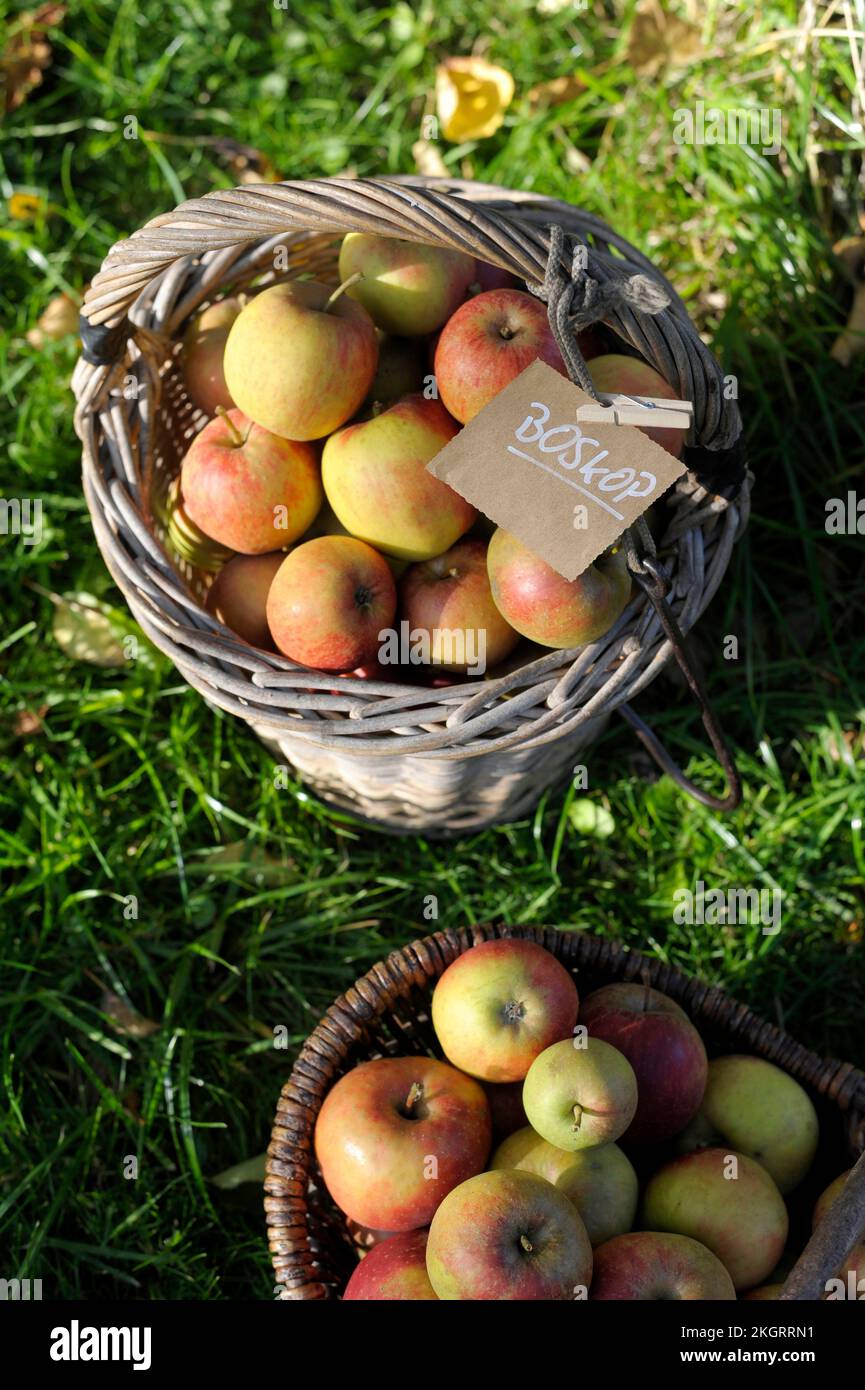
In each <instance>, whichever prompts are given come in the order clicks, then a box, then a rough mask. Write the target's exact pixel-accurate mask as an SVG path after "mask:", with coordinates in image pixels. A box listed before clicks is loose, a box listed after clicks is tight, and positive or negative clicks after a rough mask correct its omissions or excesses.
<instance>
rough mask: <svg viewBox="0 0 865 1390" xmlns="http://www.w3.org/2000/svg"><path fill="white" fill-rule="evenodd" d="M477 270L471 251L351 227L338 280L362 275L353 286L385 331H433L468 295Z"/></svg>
mask: <svg viewBox="0 0 865 1390" xmlns="http://www.w3.org/2000/svg"><path fill="white" fill-rule="evenodd" d="M474 273H475V262H474V258H473V257H472V256H466V255H464V254H463V252H461V251H450V250H448V249H447V248H445V247H439V246H424V245H423V244H422V243H420V242H415V241H405V240H403V239H402V238H400V237H386V236H376V235H372V234H369V233H366V232H349V233H348V235H347V236H346V237H345V238H344V239H343V243H342V246H341V248H340V252H339V274H340V279H342V280H347V279H348V278H349V277H350V276H354V275H359V277H360V278H359V279H358V280H357V282H356V283H355V284H353V285H352V287H351V288H350V290H349V294H350V295H351V296H352V298H353V299H355V300H357V301H358V302H359V303H360V304H363V305H364V307H365V308H366V309H367V310H368V311H369V313H370V314H371V315H372V317H373V319H374V320H375V322H376V324H377V325H378V327H379V328H382V329H384V331H385V332H386V333H398V334H403V335H404V336H405V337H421V336H422V335H423V334H425V333H434V332H435V330H436V329H437V328H440V327H441V325H442V324H443V323H444V321H445V319H447V318H449V317H450V315H451V314H452V313H453V311H454V309H456V307H457V305H458V304H460V303H461V302H462V300H463V299H464V298H465V294H466V291H467V289H468V287H469V285H470V284H471V281H472V278H473V276H474Z"/></svg>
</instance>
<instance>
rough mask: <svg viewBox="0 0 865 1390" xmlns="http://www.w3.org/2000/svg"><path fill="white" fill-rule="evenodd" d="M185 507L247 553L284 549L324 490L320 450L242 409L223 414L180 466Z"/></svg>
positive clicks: (205, 527)
mask: <svg viewBox="0 0 865 1390" xmlns="http://www.w3.org/2000/svg"><path fill="white" fill-rule="evenodd" d="M180 491H181V497H182V502H183V509H184V511H185V513H186V515H187V516H188V517H189V518H190V520H191V521H193V522H195V525H196V526H198V527H199V528H200V529H201V530H202V531H203V532H204V534H205V535H206V536H209V537H210V538H211V540H214V541H218V542H219V544H220V545H225V546H228V548H229V549H230V550H238V551H240V553H241V554H243V555H261V554H264V553H265V552H266V551H269V550H282V549H283V548H284V547H285V546H286V545H288V544H290V542H291V541H293V540H296V539H297V537H298V536H302V535H303V533H304V531H305V530H306V529H307V527H308V526H310V525H311V524H312V521H313V520H314V518H315V515H316V513H317V512H318V509H319V507H320V506H321V504H322V500H323V497H324V494H323V492H322V487H321V473H320V471H319V466H318V460H317V459H316V456H315V450H314V449H313V448H312V447H311V445H309V444H304V443H298V442H296V441H293V440H290V439H281V438H279V436H278V435H275V434H271V433H270V432H269V431H268V430H266V429H263V428H262V426H261V425H256V424H253V423H252V421H251V420H250V419H249V418H248V417H247V416H246V415H244V414H243V413H242V411H240V410H230V411H222V410H220V413H219V414H218V415H217V417H216V419H215V420H211V421H210V423H209V424H207V425H205V427H204V429H203V430H202V431H201V433H200V434H198V435H196V437H195V439H193V441H192V443H191V445H190V446H189V449H188V450H187V452H186V454H185V456H184V458H183V462H182V463H181V465H180Z"/></svg>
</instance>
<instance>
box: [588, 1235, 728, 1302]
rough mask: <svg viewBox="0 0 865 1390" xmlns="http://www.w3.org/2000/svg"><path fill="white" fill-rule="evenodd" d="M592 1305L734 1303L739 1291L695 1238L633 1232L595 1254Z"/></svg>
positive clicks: (602, 1247)
mask: <svg viewBox="0 0 865 1390" xmlns="http://www.w3.org/2000/svg"><path fill="white" fill-rule="evenodd" d="M590 1296H591V1298H593V1299H600V1300H602V1301H603V1300H606V1299H630V1300H632V1301H643V1302H645V1301H647V1300H654V1301H655V1302H658V1301H663V1302H666V1301H669V1300H677V1299H681V1300H684V1301H688V1300H694V1299H706V1300H715V1301H724V1302H734V1301H735V1298H736V1290H735V1289H734V1288H733V1281H732V1279H731V1278H730V1276H729V1274H728V1273H727V1271H726V1269H725V1268H724V1266H723V1265H722V1263H721V1261H720V1260H719V1259H718V1257H717V1255H713V1254H712V1252H711V1250H707V1248H706V1246H705V1245H701V1243H700V1242H699V1241H698V1240H692V1239H691V1237H690V1236H679V1235H671V1234H669V1233H668V1232H663V1231H632V1232H631V1233H630V1234H629V1235H621V1236H615V1237H614V1238H613V1239H612V1240H608V1241H607V1242H606V1244H605V1245H601V1246H599V1247H598V1248H597V1249H596V1250H595V1265H594V1270H593V1273H592V1291H591V1295H590Z"/></svg>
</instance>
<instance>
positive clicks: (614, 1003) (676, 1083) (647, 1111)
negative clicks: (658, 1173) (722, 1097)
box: [580, 983, 708, 1144]
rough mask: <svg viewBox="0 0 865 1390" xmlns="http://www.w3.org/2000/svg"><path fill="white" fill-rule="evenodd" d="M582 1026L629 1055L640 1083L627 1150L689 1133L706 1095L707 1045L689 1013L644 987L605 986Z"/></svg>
mask: <svg viewBox="0 0 865 1390" xmlns="http://www.w3.org/2000/svg"><path fill="white" fill-rule="evenodd" d="M580 1022H581V1023H584V1024H585V1025H586V1027H587V1028H588V1030H589V1033H590V1034H591V1036H592V1037H593V1038H603V1040H604V1042H608V1043H612V1045H613V1047H617V1048H618V1049H619V1051H620V1052H622V1053H624V1055H625V1056H626V1057H627V1059H628V1061H629V1062H630V1064H631V1066H632V1067H633V1068H634V1074H635V1076H636V1078H637V1094H638V1100H637V1113H636V1115H635V1116H634V1118H633V1120H632V1121H631V1123H630V1125H629V1126H628V1129H627V1130H626V1132H625V1134H624V1135H623V1136H622V1137H623V1139H624V1142H625V1143H626V1144H657V1143H661V1142H662V1141H663V1140H666V1139H671V1138H672V1137H673V1135H674V1134H678V1133H679V1131H680V1130H682V1129H684V1128H685V1125H686V1124H687V1123H688V1121H689V1120H691V1119H693V1117H694V1115H695V1114H696V1112H697V1110H698V1109H699V1105H700V1101H701V1100H702V1099H703V1092H704V1090H705V1089H706V1071H707V1068H708V1062H707V1059H706V1049H705V1047H704V1046H703V1040H702V1038H701V1037H700V1034H699V1033H698V1032H697V1030H696V1028H695V1027H694V1025H693V1023H691V1021H690V1019H689V1018H688V1016H687V1014H686V1013H685V1011H684V1009H680V1008H679V1005H678V1004H677V1003H675V1001H674V1000H672V999H671V998H670V997H669V995H666V994H662V993H661V992H660V990H656V989H650V988H649V987H648V986H647V985H640V984H625V983H620V984H613V985H604V986H603V988H602V989H596V990H595V991H594V993H592V994H590V995H589V996H588V998H587V999H585V1000H584V1001H583V1007H582V1009H581V1010H580Z"/></svg>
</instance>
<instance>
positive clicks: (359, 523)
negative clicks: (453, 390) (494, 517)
mask: <svg viewBox="0 0 865 1390" xmlns="http://www.w3.org/2000/svg"><path fill="white" fill-rule="evenodd" d="M457 428H458V427H457V425H456V422H455V421H454V420H452V419H451V417H450V416H449V415H448V413H447V411H446V410H445V408H444V406H443V405H442V404H441V402H440V401H435V400H426V399H425V397H424V396H421V395H413V396H404V397H403V399H402V400H400V401H398V402H397V403H396V405H392V406H391V407H390V408H389V409H388V410H383V411H382V412H381V413H380V414H377V415H373V416H371V417H369V418H367V419H363V420H359V421H357V422H355V423H354V424H350V425H346V427H345V428H344V429H341V430H338V431H337V432H336V434H332V435H331V436H330V438H329V439H328V440H327V442H326V444H325V446H324V452H323V454H322V460H321V470H322V481H323V483H324V490H325V493H326V494H327V500H328V502H329V503H330V505H331V507H332V508H333V510H334V512H335V513H336V516H337V518H338V519H339V521H340V522H341V523H342V525H343V526H344V527H345V528H346V530H347V531H349V532H350V533H351V535H353V536H358V537H359V538H360V539H361V540H364V541H367V542H368V543H369V544H370V545H374V546H375V547H376V548H377V549H378V550H383V551H384V552H385V554H387V555H395V556H397V557H399V558H401V559H404V560H431V559H432V558H433V556H434V555H441V553H442V551H443V550H447V549H448V547H449V546H452V545H453V544H454V542H455V541H457V540H458V539H459V538H460V536H461V535H462V534H463V533H464V532H465V531H467V530H468V529H469V527H470V526H471V525H472V523H473V521H474V519H475V515H476V513H475V509H474V507H471V506H470V505H469V503H468V502H466V501H464V500H463V498H462V497H460V495H459V493H457V492H454V491H453V489H452V488H449V487H448V485H447V483H443V482H441V481H440V480H439V479H438V478H434V477H433V476H432V474H431V473H428V472H427V471H426V465H427V463H429V461H430V459H431V458H434V457H435V455H436V454H437V453H438V452H439V451H440V450H441V449H443V448H444V446H445V445H446V444H447V443H449V441H450V440H451V439H453V437H454V435H455V434H456V433H457Z"/></svg>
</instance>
